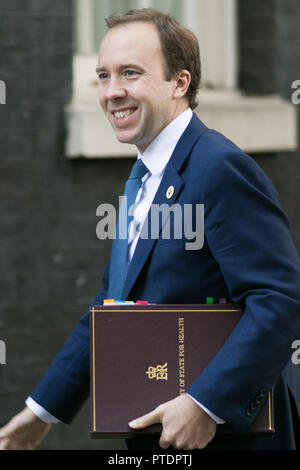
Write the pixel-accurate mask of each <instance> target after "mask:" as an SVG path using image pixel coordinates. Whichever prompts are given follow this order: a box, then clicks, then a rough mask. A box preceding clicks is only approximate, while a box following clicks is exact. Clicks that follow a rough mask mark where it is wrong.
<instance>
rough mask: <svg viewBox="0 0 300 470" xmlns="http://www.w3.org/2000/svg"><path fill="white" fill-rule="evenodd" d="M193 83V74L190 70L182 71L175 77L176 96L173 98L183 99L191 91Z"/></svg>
mask: <svg viewBox="0 0 300 470" xmlns="http://www.w3.org/2000/svg"><path fill="white" fill-rule="evenodd" d="M190 83H191V74H190V72H189V71H188V70H181V71H180V72H178V74H177V75H175V77H174V94H173V98H175V99H180V98H183V97H184V96H185V94H186V92H187V91H188V89H189V86H190Z"/></svg>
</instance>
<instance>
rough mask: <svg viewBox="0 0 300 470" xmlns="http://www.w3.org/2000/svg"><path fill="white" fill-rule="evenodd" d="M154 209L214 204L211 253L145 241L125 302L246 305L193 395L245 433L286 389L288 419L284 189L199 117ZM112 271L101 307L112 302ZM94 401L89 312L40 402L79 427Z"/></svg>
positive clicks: (289, 324)
mask: <svg viewBox="0 0 300 470" xmlns="http://www.w3.org/2000/svg"><path fill="white" fill-rule="evenodd" d="M170 185H172V186H173V187H174V194H173V196H172V198H171V199H168V198H167V197H166V192H167V189H168V187H169V186H170ZM153 202H154V203H157V204H162V203H166V204H168V205H169V206H171V205H172V204H174V203H177V204H181V205H182V207H183V205H184V204H193V205H195V204H204V223H205V238H204V245H203V247H202V248H201V249H198V250H186V249H185V243H186V241H187V240H185V239H175V240H174V239H172V237H171V239H169V240H167V239H162V238H159V239H157V240H154V239H152V240H151V239H148V240H140V241H139V242H138V244H137V248H136V251H135V253H134V256H133V259H132V262H131V264H130V266H129V270H128V274H127V278H126V282H125V287H124V291H123V297H124V298H125V299H126V298H129V299H131V300H132V299H133V300H134V299H145V300H148V301H149V302H153V303H177V304H180V303H183V304H184V303H203V302H204V301H205V298H206V297H207V296H211V297H214V298H215V299H218V298H219V297H226V298H227V299H228V300H229V301H233V302H237V303H239V304H240V305H241V306H243V307H244V308H245V314H244V315H243V317H242V319H241V321H240V322H239V324H238V326H237V327H236V329H235V330H234V332H233V333H232V335H231V336H230V338H229V339H228V341H227V342H226V343H225V345H224V346H223V348H222V349H221V350H220V352H219V353H218V354H217V356H216V357H215V358H214V360H213V361H212V362H211V363H210V364H209V365H208V367H207V368H206V369H205V371H204V372H203V373H201V374H200V375H199V377H198V378H197V380H196V381H195V382H194V383H193V384H192V385H191V386H190V388H189V390H188V392H189V393H190V394H191V395H193V396H194V397H195V398H196V399H197V400H199V401H200V402H201V403H203V404H204V405H205V406H206V407H207V408H208V409H210V410H211V411H213V412H214V413H215V414H216V415H218V416H220V417H222V418H223V419H224V420H226V421H227V422H229V423H231V424H232V426H234V427H235V428H236V429H240V430H244V429H246V428H247V427H248V426H249V425H250V424H251V422H252V421H253V419H254V418H255V416H256V414H257V412H258V410H259V408H260V406H261V401H260V400H257V397H258V396H259V397H262V396H264V395H266V394H267V392H268V391H269V390H270V389H271V387H274V386H276V384H277V386H278V387H279V388H280V389H281V390H283V392H282V393H281V394H280V396H279V395H278V397H279V398H278V400H280V401H281V410H282V409H284V410H286V408H285V407H286V406H287V401H286V400H285V398H284V396H285V395H286V390H285V388H284V386H283V384H284V382H282V379H281V373H282V370H283V369H284V367H285V365H286V364H287V363H288V361H289V360H290V357H291V354H292V352H293V350H292V349H291V345H292V342H293V341H294V340H295V339H299V338H300V263H299V258H298V255H297V252H296V250H295V247H294V243H293V241H292V237H291V233H290V228H289V222H288V220H287V218H286V216H285V214H284V213H283V211H282V209H281V207H280V202H279V197H278V194H277V191H276V190H275V188H274V186H273V185H272V183H271V182H270V180H269V179H268V177H267V176H266V175H265V174H264V172H263V171H262V170H261V169H260V168H259V167H258V165H257V164H256V163H255V162H254V160H253V159H252V158H251V157H249V156H247V155H246V154H245V153H243V152H242V151H241V150H240V149H239V148H237V147H236V146H235V145H234V144H233V143H232V142H231V141H229V140H228V139H227V138H225V137H224V136H223V135H221V134H220V133H218V132H216V131H214V130H210V129H208V128H207V127H206V126H205V125H204V124H203V123H202V122H201V121H200V120H199V119H198V118H197V117H196V116H195V115H194V116H193V118H192V120H191V123H190V124H189V126H188V127H187V129H186V130H185V132H184V134H183V135H182V137H181V139H180V140H179V142H178V144H177V146H176V148H175V150H174V153H173V155H172V157H171V159H170V161H169V163H168V165H167V168H166V171H165V174H164V177H163V180H162V182H161V185H160V187H159V189H158V191H157V194H156V196H155V199H154V201H153ZM171 230H172V229H171ZM108 270H109V266H108V267H107V268H106V270H105V272H104V275H103V288H102V290H101V291H100V292H99V294H98V295H97V296H96V298H95V300H94V302H93V304H102V301H103V299H104V298H106V296H107V294H106V293H107V283H108ZM196 360H197V358H195V361H196ZM278 384H279V385H280V386H279V385H278ZM120 393H122V391H121V390H120ZM88 394H89V310H87V312H86V314H85V315H84V316H83V317H82V318H81V320H80V321H79V323H78V324H77V326H76V328H75V330H74V332H73V334H72V335H71V337H70V338H69V340H68V341H67V343H66V344H65V346H64V348H63V349H62V351H61V352H60V353H59V354H58V355H57V357H56V358H55V359H54V361H53V363H52V364H51V366H50V368H49V369H48V371H47V372H46V374H45V376H44V377H43V379H42V380H41V382H40V384H39V385H38V387H37V388H36V389H35V391H34V392H33V393H32V395H31V396H32V398H33V399H35V400H36V401H37V402H38V403H39V404H41V405H42V406H44V407H45V408H46V409H47V410H48V411H49V412H50V413H52V414H53V415H54V416H56V417H57V418H59V419H60V420H62V421H64V422H70V421H71V420H72V419H73V417H74V416H75V414H76V413H77V411H78V409H79V408H80V407H81V405H82V404H83V402H84V400H85V399H86V398H87V396H88ZM282 407H283V408H282ZM249 410H251V413H249ZM148 411H150V410H145V413H146V412H148ZM132 418H135V417H132ZM280 426H283V422H282V423H281V424H280Z"/></svg>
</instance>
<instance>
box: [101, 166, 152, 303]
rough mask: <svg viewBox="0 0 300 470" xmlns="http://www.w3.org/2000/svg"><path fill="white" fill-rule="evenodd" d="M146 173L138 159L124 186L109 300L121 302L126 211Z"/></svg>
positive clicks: (126, 229)
mask: <svg viewBox="0 0 300 470" xmlns="http://www.w3.org/2000/svg"><path fill="white" fill-rule="evenodd" d="M147 171H148V168H147V167H146V166H145V165H144V163H143V162H142V160H141V159H138V160H137V161H136V162H135V164H134V165H133V168H132V171H131V173H130V175H129V178H128V180H127V182H126V185H125V193H124V196H126V197H127V201H126V200H125V204H124V200H123V202H122V204H121V208H120V214H119V218H118V222H117V227H116V238H115V239H114V242H113V246H112V251H111V257H110V268H109V286H108V298H109V299H116V300H123V299H122V298H121V296H122V291H123V287H124V281H125V277H126V272H127V251H128V227H129V224H130V222H131V221H132V216H128V209H129V208H130V206H132V205H133V204H134V203H135V200H136V196H137V193H138V190H139V189H140V187H141V184H142V178H143V176H144V175H145V174H146V173H147ZM126 208H127V210H126ZM126 222H127V223H126Z"/></svg>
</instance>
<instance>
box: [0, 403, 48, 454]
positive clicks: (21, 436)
mask: <svg viewBox="0 0 300 470" xmlns="http://www.w3.org/2000/svg"><path fill="white" fill-rule="evenodd" d="M50 428H51V424H47V423H44V421H42V420H40V419H39V418H38V417H37V416H36V415H35V414H34V413H32V411H31V410H30V409H29V408H28V407H26V408H24V410H22V411H21V412H20V413H18V414H17V415H16V416H14V417H13V418H12V419H11V420H10V421H9V422H8V423H7V424H6V425H5V426H3V428H0V450H34V449H35V448H36V447H37V446H38V444H39V443H40V442H41V441H42V440H43V439H44V438H45V437H46V435H47V434H48V432H49V431H50Z"/></svg>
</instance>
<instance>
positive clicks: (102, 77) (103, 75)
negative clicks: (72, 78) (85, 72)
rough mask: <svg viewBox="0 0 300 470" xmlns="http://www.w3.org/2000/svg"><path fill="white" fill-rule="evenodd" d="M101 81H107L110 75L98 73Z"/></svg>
mask: <svg viewBox="0 0 300 470" xmlns="http://www.w3.org/2000/svg"><path fill="white" fill-rule="evenodd" d="M98 78H99V80H107V78H108V74H107V73H105V72H101V73H98Z"/></svg>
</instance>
